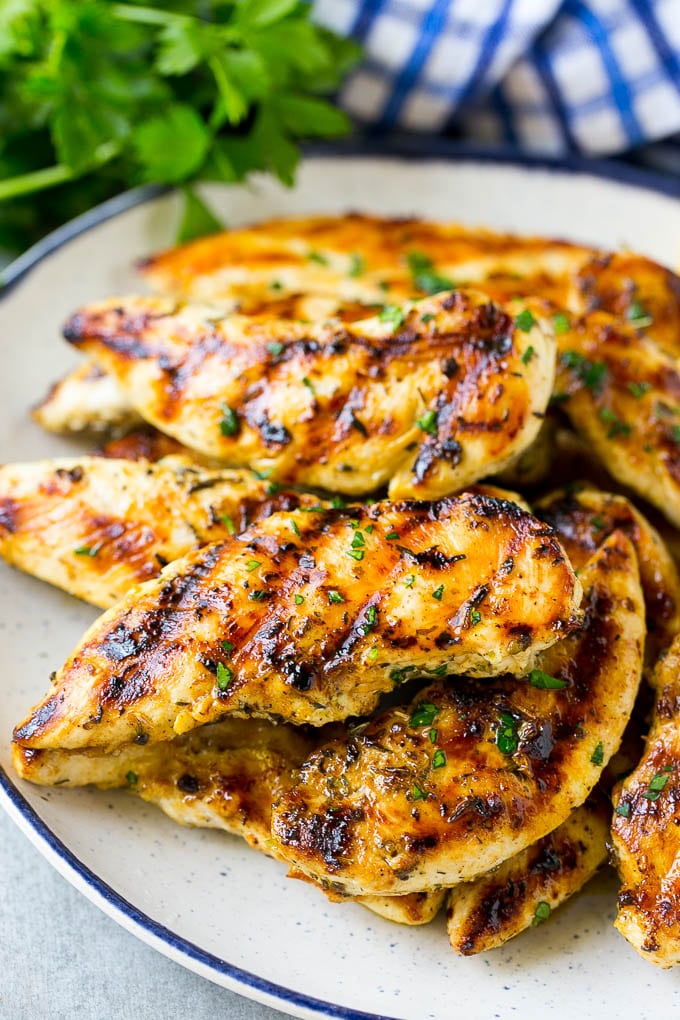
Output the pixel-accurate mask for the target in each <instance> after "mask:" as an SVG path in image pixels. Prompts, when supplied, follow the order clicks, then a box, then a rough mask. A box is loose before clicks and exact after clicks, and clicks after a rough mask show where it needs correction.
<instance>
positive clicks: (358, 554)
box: [347, 549, 364, 562]
mask: <svg viewBox="0 0 680 1020" xmlns="http://www.w3.org/2000/svg"><path fill="white" fill-rule="evenodd" d="M347 555H348V556H351V557H352V559H353V560H357V562H361V560H363V558H364V550H363V549H348V550H347Z"/></svg>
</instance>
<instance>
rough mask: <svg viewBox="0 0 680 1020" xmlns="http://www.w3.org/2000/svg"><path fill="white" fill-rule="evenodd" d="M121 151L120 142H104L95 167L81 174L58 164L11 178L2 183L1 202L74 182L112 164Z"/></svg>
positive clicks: (94, 162)
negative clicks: (92, 171) (105, 164)
mask: <svg viewBox="0 0 680 1020" xmlns="http://www.w3.org/2000/svg"><path fill="white" fill-rule="evenodd" d="M119 150H120V144H119V143H118V142H104V144H103V145H100V146H99V148H98V149H97V151H96V152H95V154H94V161H93V165H92V166H91V167H89V168H88V169H86V170H84V171H83V172H82V173H79V174H78V173H75V172H74V171H73V170H72V169H71V167H69V166H66V165H65V164H64V163H57V165H56V166H48V167H45V168H44V169H41V170H32V171H31V172H30V173H27V174H18V175H17V176H16V177H10V178H9V180H6V181H0V202H4V201H5V200H6V199H8V198H17V197H18V196H19V195H30V194H31V193H32V192H34V191H44V190H45V189H46V188H53V187H55V185H57V184H64V183H65V182H66V181H72V180H73V179H74V178H76V177H83V176H84V175H85V174H86V173H88V172H89V170H93V169H94V168H95V167H100V166H102V165H103V164H104V163H108V162H110V160H112V159H113V158H114V156H117V155H118V152H119Z"/></svg>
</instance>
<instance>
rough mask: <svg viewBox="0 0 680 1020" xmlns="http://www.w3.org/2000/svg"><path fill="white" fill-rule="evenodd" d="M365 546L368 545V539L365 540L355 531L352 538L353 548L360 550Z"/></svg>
mask: <svg viewBox="0 0 680 1020" xmlns="http://www.w3.org/2000/svg"><path fill="white" fill-rule="evenodd" d="M363 545H366V539H365V538H364V536H363V535H362V534H361V532H360V531H355V532H354V536H353V538H352V548H353V549H360V548H361V546H363Z"/></svg>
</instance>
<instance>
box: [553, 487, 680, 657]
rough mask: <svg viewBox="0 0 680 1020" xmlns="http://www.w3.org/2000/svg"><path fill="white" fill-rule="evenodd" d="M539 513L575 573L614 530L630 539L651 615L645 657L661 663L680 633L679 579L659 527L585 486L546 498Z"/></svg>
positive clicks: (623, 499) (629, 507)
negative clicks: (563, 549)
mask: <svg viewBox="0 0 680 1020" xmlns="http://www.w3.org/2000/svg"><path fill="white" fill-rule="evenodd" d="M534 512H535V514H536V516H537V517H540V519H541V520H542V521H545V522H546V523H547V524H549V525H550V526H551V527H552V528H554V529H555V530H556V532H557V534H558V535H559V536H560V541H561V542H562V544H563V545H564V548H565V550H566V552H567V555H568V557H569V559H570V561H571V564H572V566H573V567H574V569H575V570H580V569H581V568H582V567H584V566H585V564H586V562H587V561H588V559H589V558H590V557H591V556H592V555H593V553H594V552H595V550H596V549H597V548H598V547H599V546H600V545H601V544H602V542H603V541H604V540H605V538H608V537H609V535H611V534H612V532H613V531H622V532H623V533H624V534H625V535H627V536H628V538H629V539H630V540H631V542H632V543H633V545H634V546H635V552H636V553H637V559H638V565H639V567H640V583H641V585H642V593H643V595H644V599H645V609H646V613H647V640H646V646H645V658H646V660H647V661H648V662H652V663H654V662H656V659H657V658H658V656H659V653H660V652H661V651H663V650H664V649H665V648H667V647H668V646H669V645H670V643H671V642H672V641H673V639H674V637H675V635H676V634H677V633H678V631H680V576H679V575H678V568H677V566H676V565H675V561H674V560H673V557H672V556H671V554H670V553H669V551H668V549H667V548H666V545H665V543H664V541H663V539H662V538H661V536H660V535H659V533H658V531H657V530H656V528H654V527H653V526H652V525H651V524H650V522H649V521H648V520H647V518H646V517H644V516H643V515H642V514H641V513H640V511H639V510H637V509H636V507H634V506H633V504H632V503H631V502H630V500H629V499H626V497H625V496H619V495H614V494H612V493H607V492H601V491H600V490H598V489H596V488H594V487H592V486H590V485H588V484H583V483H575V484H572V485H569V486H567V487H565V488H563V489H557V490H556V491H555V492H552V493H550V494H549V495H547V496H544V497H543V499H540V500H538V502H537V503H536V504H535V507H534Z"/></svg>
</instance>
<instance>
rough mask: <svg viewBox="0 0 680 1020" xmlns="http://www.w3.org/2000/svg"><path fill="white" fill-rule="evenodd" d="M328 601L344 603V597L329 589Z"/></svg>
mask: <svg viewBox="0 0 680 1020" xmlns="http://www.w3.org/2000/svg"><path fill="white" fill-rule="evenodd" d="M328 601H329V602H337V603H340V602H344V601H345V597H344V595H341V594H340V592H339V591H335V590H334V589H331V591H329V592H328Z"/></svg>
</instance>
